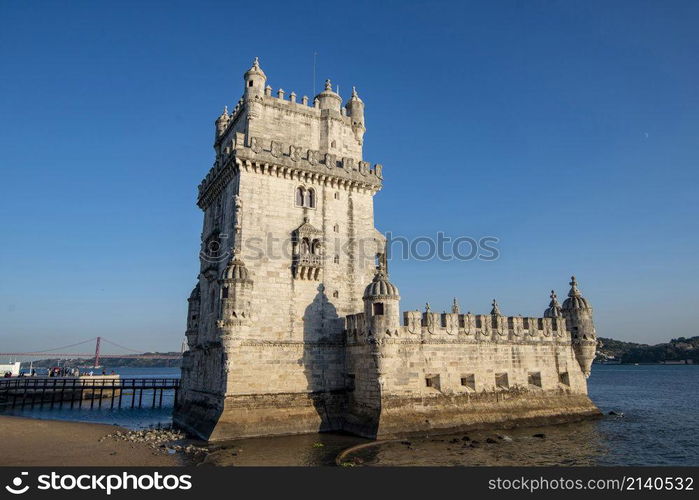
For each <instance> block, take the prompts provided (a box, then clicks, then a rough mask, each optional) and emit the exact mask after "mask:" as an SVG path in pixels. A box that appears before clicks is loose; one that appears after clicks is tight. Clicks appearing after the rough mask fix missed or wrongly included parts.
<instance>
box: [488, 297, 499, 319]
mask: <svg viewBox="0 0 699 500" xmlns="http://www.w3.org/2000/svg"><path fill="white" fill-rule="evenodd" d="M490 314H491V315H492V316H502V313H501V312H500V307H499V306H498V302H497V300H495V299H493V308H492V309H491V310H490Z"/></svg>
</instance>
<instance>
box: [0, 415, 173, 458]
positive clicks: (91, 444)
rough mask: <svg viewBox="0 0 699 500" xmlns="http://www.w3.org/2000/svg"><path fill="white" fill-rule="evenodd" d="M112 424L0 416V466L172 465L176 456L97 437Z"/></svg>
mask: <svg viewBox="0 0 699 500" xmlns="http://www.w3.org/2000/svg"><path fill="white" fill-rule="evenodd" d="M117 429H120V428H119V427H116V426H114V425H104V424H88V423H82V422H64V421H59V420H36V419H31V418H22V417H9V416H0V443H2V447H3V449H4V450H5V453H2V454H0V466H3V465H14V466H32V465H34V466H42V465H43V466H108V465H113V466H127V465H128V466H172V465H183V459H182V457H181V456H178V455H172V456H170V455H161V454H155V453H154V452H153V450H152V449H150V448H149V447H148V446H146V445H144V444H141V443H130V442H127V441H117V440H114V439H105V440H104V441H100V438H101V437H103V436H106V435H107V434H110V433H112V432H114V431H115V430H117Z"/></svg>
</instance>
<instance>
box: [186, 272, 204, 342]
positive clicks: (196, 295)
mask: <svg viewBox="0 0 699 500" xmlns="http://www.w3.org/2000/svg"><path fill="white" fill-rule="evenodd" d="M187 302H189V307H188V308H187V331H186V332H185V336H186V337H187V345H188V346H189V348H190V349H191V348H192V347H194V345H195V344H196V343H197V340H198V335H199V309H200V302H201V292H200V288H199V283H197V286H195V287H194V289H193V290H192V293H191V294H190V296H189V299H187Z"/></svg>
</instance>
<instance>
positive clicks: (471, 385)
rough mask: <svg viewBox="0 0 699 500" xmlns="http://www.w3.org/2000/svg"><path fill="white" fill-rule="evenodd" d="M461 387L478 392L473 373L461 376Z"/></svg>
mask: <svg viewBox="0 0 699 500" xmlns="http://www.w3.org/2000/svg"><path fill="white" fill-rule="evenodd" d="M461 385H462V386H463V387H465V388H467V389H470V390H472V391H475V390H476V376H475V375H474V374H473V373H469V374H467V375H461Z"/></svg>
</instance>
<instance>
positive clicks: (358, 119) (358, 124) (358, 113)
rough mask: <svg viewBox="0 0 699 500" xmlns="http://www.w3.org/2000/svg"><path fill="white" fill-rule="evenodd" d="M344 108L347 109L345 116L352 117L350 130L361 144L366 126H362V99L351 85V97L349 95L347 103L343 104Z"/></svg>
mask: <svg viewBox="0 0 699 500" xmlns="http://www.w3.org/2000/svg"><path fill="white" fill-rule="evenodd" d="M345 109H346V110H347V116H349V117H350V118H351V119H352V131H353V132H354V136H355V138H356V139H357V141H359V143H360V144H361V143H362V141H363V139H364V132H365V131H366V128H365V127H364V101H362V100H361V99H360V98H359V94H357V89H356V88H354V87H352V97H350V99H349V101H347V104H345Z"/></svg>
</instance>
